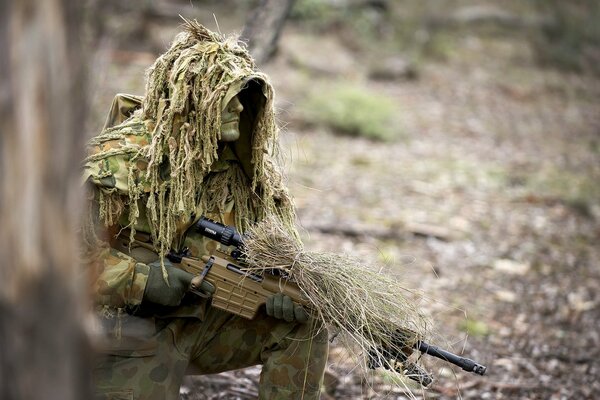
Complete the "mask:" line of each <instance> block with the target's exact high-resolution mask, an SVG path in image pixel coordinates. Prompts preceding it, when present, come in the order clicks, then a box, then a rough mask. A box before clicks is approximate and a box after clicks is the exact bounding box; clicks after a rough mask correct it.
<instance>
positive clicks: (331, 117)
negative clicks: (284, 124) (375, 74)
mask: <svg viewBox="0 0 600 400" xmlns="http://www.w3.org/2000/svg"><path fill="white" fill-rule="evenodd" d="M397 113H398V106H397V104H396V102H395V101H394V100H393V99H391V98H389V97H387V96H384V95H381V94H378V93H375V92H373V91H371V90H369V89H367V88H365V87H362V86H355V85H349V84H337V85H334V86H331V87H330V88H329V90H327V89H325V90H319V91H314V92H312V93H310V94H309V96H308V98H307V99H306V100H305V102H304V103H303V104H302V105H301V114H303V115H304V117H305V119H306V120H307V121H308V122H309V123H312V124H316V125H318V126H322V127H325V128H329V129H332V130H333V131H335V132H337V133H340V134H346V135H350V136H361V137H366V138H369V139H374V140H381V141H391V140H394V139H397V138H398V137H399V136H400V133H399V128H398V123H397Z"/></svg>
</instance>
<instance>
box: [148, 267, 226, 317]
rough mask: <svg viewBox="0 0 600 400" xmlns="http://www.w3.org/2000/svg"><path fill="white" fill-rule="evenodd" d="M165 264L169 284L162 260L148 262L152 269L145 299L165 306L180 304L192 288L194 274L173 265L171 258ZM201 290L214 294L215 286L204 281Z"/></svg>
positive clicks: (149, 273)
mask: <svg viewBox="0 0 600 400" xmlns="http://www.w3.org/2000/svg"><path fill="white" fill-rule="evenodd" d="M164 264H165V268H166V269H167V274H168V281H169V283H168V284H167V282H166V281H165V279H164V277H163V273H162V268H161V266H160V261H155V262H153V263H151V264H148V266H149V267H150V270H149V272H148V281H147V282H146V290H145V291H144V299H143V300H144V301H147V302H151V303H154V304H161V305H164V306H178V305H179V304H180V303H181V299H183V296H184V295H185V293H186V292H187V291H188V289H189V288H190V283H191V282H192V278H194V275H192V274H190V273H188V272H186V271H183V270H181V269H179V268H175V267H173V264H171V262H170V261H169V260H164ZM200 290H202V291H203V292H205V293H207V294H208V295H212V293H214V291H215V288H214V287H213V285H211V284H210V283H209V282H202V285H200Z"/></svg>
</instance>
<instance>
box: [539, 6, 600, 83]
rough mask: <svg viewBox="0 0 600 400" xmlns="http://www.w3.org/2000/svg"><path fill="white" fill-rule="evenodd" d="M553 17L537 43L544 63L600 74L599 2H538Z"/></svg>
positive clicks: (543, 28)
mask: <svg viewBox="0 0 600 400" xmlns="http://www.w3.org/2000/svg"><path fill="white" fill-rule="evenodd" d="M536 1H537V3H538V7H539V9H540V10H541V11H542V12H543V13H545V14H546V15H548V16H549V17H550V21H549V22H548V23H546V24H545V25H544V26H543V27H542V29H541V30H540V32H539V34H538V35H537V36H536V38H535V40H534V47H535V50H536V53H537V56H538V58H539V60H540V61H541V62H542V63H545V64H547V65H551V66H554V67H558V68H562V69H566V70H574V71H584V70H591V71H592V72H595V73H600V66H599V65H598V59H599V58H600V23H598V21H600V2H598V1H597V0H576V1H564V0H536Z"/></svg>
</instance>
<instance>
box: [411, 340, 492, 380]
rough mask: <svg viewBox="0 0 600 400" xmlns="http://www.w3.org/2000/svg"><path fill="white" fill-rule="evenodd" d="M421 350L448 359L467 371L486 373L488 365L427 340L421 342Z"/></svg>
mask: <svg viewBox="0 0 600 400" xmlns="http://www.w3.org/2000/svg"><path fill="white" fill-rule="evenodd" d="M419 351H420V352H421V353H425V354H429V355H430V356H433V357H437V358H440V359H442V360H444V361H448V362H449V363H452V364H454V365H457V366H459V367H461V368H462V369H463V370H465V371H469V372H474V373H476V374H478V375H484V374H485V371H486V370H487V367H486V366H485V365H481V364H478V363H476V362H475V361H473V360H471V359H468V358H465V357H460V356H457V355H456V354H453V353H450V352H449V351H446V350H443V349H440V348H439V347H437V346H432V345H430V344H428V343H425V342H419Z"/></svg>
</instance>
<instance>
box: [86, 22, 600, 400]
mask: <svg viewBox="0 0 600 400" xmlns="http://www.w3.org/2000/svg"><path fill="white" fill-rule="evenodd" d="M232 24H233V23H232ZM222 29H223V27H222ZM169 32H172V31H169ZM166 35H167V33H165V36H166ZM303 46H304V47H303ZM303 48H309V49H311V51H310V52H307V53H301V54H300V60H301V61H300V62H299V61H298V58H299V55H298V52H299V51H301V49H303ZM299 49H300V50H299ZM453 54H454V55H453V56H452V57H450V58H449V59H446V60H443V62H442V61H431V62H428V63H424V64H422V65H420V66H419V74H418V78H417V79H396V80H391V81H390V80H387V81H375V80H369V79H368V78H367V77H368V72H369V71H368V66H367V65H366V63H365V62H364V58H361V56H364V54H357V53H356V52H354V50H353V49H351V48H348V46H346V45H345V44H344V43H343V41H341V40H340V38H339V37H337V36H335V34H326V35H324V36H320V37H316V36H315V37H311V36H310V35H307V34H306V32H304V31H301V30H300V29H298V28H297V27H294V26H293V25H292V26H291V27H289V28H288V29H286V30H285V32H284V35H283V37H282V41H281V49H280V52H279V54H278V55H277V57H276V59H275V60H274V61H273V62H271V63H270V64H268V65H266V66H265V67H264V70H265V71H266V72H267V73H268V74H270V76H271V78H272V80H273V84H274V87H275V88H276V90H277V96H278V107H279V109H280V112H279V115H280V120H281V121H282V125H283V126H284V133H283V134H282V142H283V147H284V151H285V155H286V158H287V160H288V164H287V170H288V175H289V187H290V189H291V192H292V193H293V195H294V197H295V199H296V204H297V208H298V215H299V220H300V223H301V225H302V227H303V228H304V235H305V242H306V247H307V248H309V249H311V250H326V251H336V252H345V253H351V254H353V255H357V256H361V257H365V258H369V259H374V260H377V261H378V262H381V263H385V264H386V265H388V267H389V268H390V269H391V271H392V272H393V273H395V274H397V275H398V276H399V277H400V279H403V280H404V281H405V282H406V285H407V286H408V287H410V288H413V289H414V290H415V291H416V292H418V293H420V294H421V295H422V296H424V298H425V299H427V300H421V301H423V307H424V310H425V311H426V312H427V313H428V314H429V315H431V317H432V318H433V320H434V321H435V335H434V336H433V337H432V340H431V341H432V342H434V343H435V344H438V345H440V346H442V347H445V348H447V349H449V350H451V351H453V352H457V353H463V354H464V355H465V356H466V357H469V358H472V359H475V360H477V361H479V362H481V363H483V364H485V365H487V367H488V373H487V375H486V376H483V377H480V376H476V375H473V374H470V373H467V372H464V371H460V370H457V369H456V368H449V367H448V366H447V365H445V364H444V363H443V362H442V361H439V360H432V359H431V358H428V357H426V356H425V357H423V358H422V364H423V365H424V366H425V367H426V368H428V369H429V370H430V371H431V372H432V373H433V374H434V375H435V377H436V380H435V382H434V384H433V385H432V386H431V387H430V388H429V389H427V390H422V389H420V388H418V387H416V386H414V385H413V384H411V383H407V384H406V387H402V386H394V385H392V384H391V383H390V382H391V381H392V379H391V378H390V377H389V374H386V373H375V374H367V375H368V376H367V377H366V378H365V374H364V373H361V372H360V371H357V370H356V369H355V365H354V364H353V363H352V361H351V360H349V359H348V357H344V356H341V355H340V354H341V352H340V351H339V350H338V349H336V348H335V345H334V346H333V349H332V354H331V356H330V364H331V365H330V367H329V368H328V370H329V371H328V375H327V378H328V380H329V386H328V387H327V393H326V394H324V398H335V399H365V398H389V399H404V398H418V399H420V398H424V399H456V398H464V399H480V398H481V399H593V398H600V381H599V380H598V377H600V361H599V360H600V350H599V349H600V325H599V322H598V321H600V294H599V293H600V265H599V262H600V246H599V245H598V242H599V240H600V109H599V106H598V104H599V100H600V81H599V80H598V79H597V78H594V77H590V76H581V75H577V74H573V73H565V72H557V71H555V70H551V69H541V68H539V67H538V66H537V65H536V64H535V63H534V62H533V60H532V55H531V49H530V48H529V47H528V45H527V44H526V43H523V42H521V41H519V40H518V39H516V38H515V37H507V38H502V37H499V38H498V37H496V38H490V37H487V38H483V39H482V38H479V37H477V36H465V37H463V38H461V39H460V40H457V41H456V42H455V43H454V50H453ZM153 58H154V54H153V53H151V52H144V51H129V50H127V51H124V50H118V49H114V48H112V49H109V50H102V56H101V57H100V58H99V59H101V60H102V62H100V63H98V65H99V67H97V70H98V71H99V72H98V76H97V78H98V79H97V87H96V89H95V93H96V95H95V98H94V104H95V107H94V115H93V121H92V123H91V125H92V126H93V127H97V126H100V124H101V120H102V118H103V115H104V113H105V110H107V109H108V106H109V104H110V98H111V96H112V94H114V93H116V92H133V93H142V92H143V71H144V69H145V68H146V67H148V66H149V64H150V63H151V62H152V60H153ZM327 60H340V61H339V62H333V63H331V62H328V61H327ZM321 67H323V68H321ZM331 80H336V81H346V82H360V84H361V85H365V86H366V87H368V88H370V89H373V90H376V91H378V92H380V93H383V94H385V95H387V96H390V97H392V98H394V99H395V100H396V101H397V103H398V115H399V123H398V126H397V129H398V131H399V132H400V133H401V134H400V135H399V138H398V140H396V141H394V142H391V143H389V142H385V143H382V142H375V141H370V140H367V139H364V138H352V137H347V136H342V135H339V134H336V133H335V132H331V131H329V130H327V129H325V128H320V127H315V126H311V125H310V124H307V123H306V122H307V121H303V120H302V118H301V117H299V116H298V107H299V106H298V105H299V104H301V103H302V101H303V98H304V97H305V96H306V90H307V88H308V87H312V86H314V85H318V84H321V83H323V82H328V81H331ZM324 96H327V93H324ZM369 233H372V234H369ZM259 373H260V369H259V368H258V367H254V368H249V369H246V370H241V371H234V372H230V373H225V374H220V375H218V376H206V377H198V378H190V379H188V380H187V381H186V384H185V385H184V387H183V388H182V398H183V399H208V398H232V399H233V398H239V399H247V398H254V397H255V396H256V394H257V381H258V376H259Z"/></svg>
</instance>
